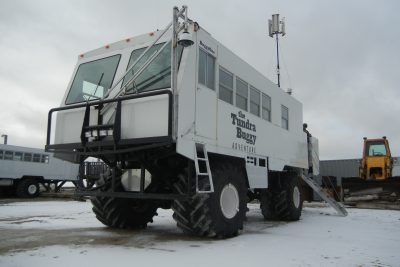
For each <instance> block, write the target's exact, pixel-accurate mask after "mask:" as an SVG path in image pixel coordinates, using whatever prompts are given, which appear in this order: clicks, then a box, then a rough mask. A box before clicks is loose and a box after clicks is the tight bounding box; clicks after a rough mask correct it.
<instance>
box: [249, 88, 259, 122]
mask: <svg viewBox="0 0 400 267" xmlns="http://www.w3.org/2000/svg"><path fill="white" fill-rule="evenodd" d="M260 100H261V97H260V91H258V90H257V89H256V88H254V87H253V86H250V113H252V114H254V115H256V116H258V117H260Z"/></svg>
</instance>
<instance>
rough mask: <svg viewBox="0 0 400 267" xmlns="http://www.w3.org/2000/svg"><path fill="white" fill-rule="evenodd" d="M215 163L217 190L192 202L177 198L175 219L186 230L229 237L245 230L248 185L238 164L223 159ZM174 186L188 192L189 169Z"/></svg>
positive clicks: (214, 172)
mask: <svg viewBox="0 0 400 267" xmlns="http://www.w3.org/2000/svg"><path fill="white" fill-rule="evenodd" d="M214 165H215V166H214V168H213V169H212V177H213V181H214V192H213V193H210V194H196V195H195V196H194V197H193V198H192V199H191V200H189V201H180V200H175V201H174V203H173V204H172V209H173V211H174V215H173V218H174V219H175V221H176V222H177V225H178V227H179V228H181V229H182V230H183V231H184V232H185V233H188V234H192V235H196V236H208V237H217V238H228V237H232V236H236V235H237V234H238V232H239V230H241V229H243V222H244V220H245V218H246V211H247V196H246V193H247V186H246V183H245V178H244V175H243V172H242V170H240V169H239V168H238V167H236V166H234V165H233V164H227V163H223V162H218V163H215V164H214ZM192 173H193V172H192ZM193 184H194V183H193ZM174 187H175V189H176V191H177V192H178V193H184V192H186V190H187V172H185V174H181V175H179V176H178V181H177V182H176V183H175V184H174ZM194 187H195V185H193V188H192V190H194ZM232 199H233V201H229V200H232ZM222 207H224V208H222Z"/></svg>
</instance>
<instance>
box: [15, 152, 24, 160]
mask: <svg viewBox="0 0 400 267" xmlns="http://www.w3.org/2000/svg"><path fill="white" fill-rule="evenodd" d="M14 160H18V161H21V160H22V152H15V153H14Z"/></svg>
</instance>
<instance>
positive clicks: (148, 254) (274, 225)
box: [0, 201, 400, 267]
mask: <svg viewBox="0 0 400 267" xmlns="http://www.w3.org/2000/svg"><path fill="white" fill-rule="evenodd" d="M249 208H250V211H249V212H248V213H247V218H248V220H247V222H246V224H245V229H244V231H243V232H242V233H241V235H239V236H238V237H235V238H231V239H226V240H214V239H200V238H194V237H189V236H186V235H184V234H183V233H181V232H180V231H179V230H178V229H177V228H176V226H175V222H174V221H173V219H172V212H171V211H170V210H161V209H159V211H158V213H159V216H158V217H156V218H155V220H154V223H152V224H150V225H149V226H148V228H147V229H146V230H141V231H121V230H119V231H117V230H110V229H108V228H105V227H103V225H102V224H101V223H100V222H98V221H97V220H96V218H95V217H94V215H93V213H92V212H91V204H90V202H86V203H85V202H73V201H35V202H11V203H5V204H4V203H3V204H0V235H1V239H0V266H2V267H3V266H4V267H5V266H30V267H34V266H41V267H42V266H43V267H44V266H52V267H54V266H57V267H61V266H74V265H76V266H112V267H114V266H128V265H129V266H140V267H142V266H163V267H164V266H174V267H177V266H203V267H204V266H207V267H209V266H400V252H399V250H400V212H399V211H388V210H361V209H350V210H348V211H349V216H348V217H345V218H343V217H339V216H337V215H335V211H334V210H333V209H331V208H327V207H318V205H316V206H315V205H314V206H311V207H306V208H304V211H303V214H302V218H301V220H300V221H299V222H291V223H285V222H268V221H264V220H263V217H262V215H261V213H260V212H259V207H258V205H257V204H249Z"/></svg>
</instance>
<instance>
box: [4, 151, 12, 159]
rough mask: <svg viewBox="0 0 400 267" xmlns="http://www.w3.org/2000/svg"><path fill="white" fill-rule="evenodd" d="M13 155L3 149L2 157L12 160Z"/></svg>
mask: <svg viewBox="0 0 400 267" xmlns="http://www.w3.org/2000/svg"><path fill="white" fill-rule="evenodd" d="M13 155H14V153H13V152H12V151H4V159H8V160H13Z"/></svg>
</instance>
